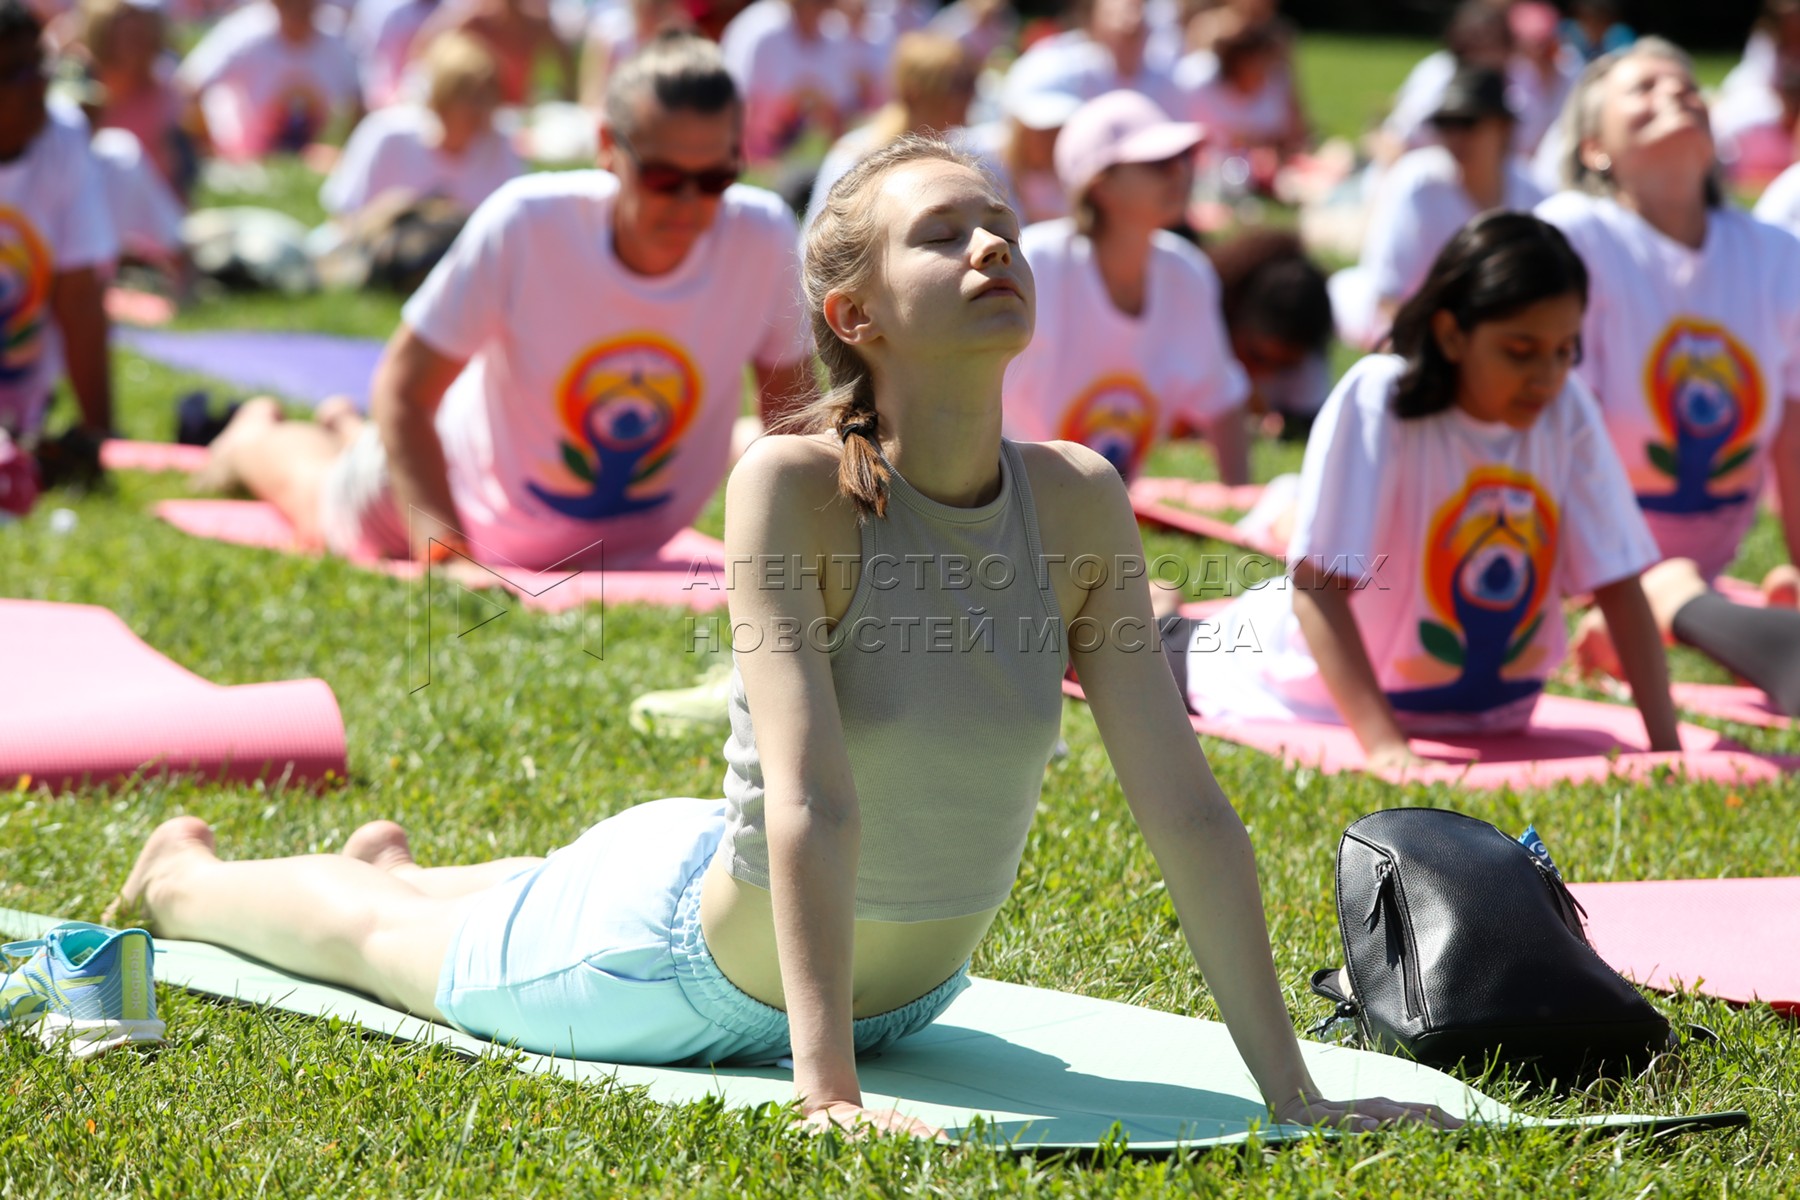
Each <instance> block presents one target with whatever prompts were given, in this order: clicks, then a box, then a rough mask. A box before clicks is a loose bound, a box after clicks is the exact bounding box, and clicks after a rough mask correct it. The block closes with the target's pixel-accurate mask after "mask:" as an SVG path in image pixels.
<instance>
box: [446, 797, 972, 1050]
mask: <svg viewBox="0 0 1800 1200" xmlns="http://www.w3.org/2000/svg"><path fill="white" fill-rule="evenodd" d="M724 835H725V802H724V801H723V800H689V799H673V800H656V801H652V802H651V803H649V804H640V805H638V806H637V807H636V808H632V809H627V810H626V811H625V812H622V813H620V814H619V815H618V816H615V817H612V818H609V819H608V820H605V821H602V822H600V824H598V825H596V826H594V827H593V828H592V829H590V830H588V831H587V832H586V833H585V834H583V835H582V836H581V837H580V838H579V839H578V840H577V841H575V842H574V843H573V844H572V845H569V846H566V847H564V848H563V849H561V850H558V851H557V852H556V853H554V854H552V855H551V856H550V857H549V858H547V859H546V860H544V862H543V863H542V864H540V865H538V866H534V867H531V868H528V869H527V870H525V871H523V872H521V873H520V874H518V875H515V876H514V877H513V878H511V879H509V880H507V881H506V882H505V883H502V884H499V885H497V886H495V887H493V888H490V889H488V890H487V891H485V892H483V893H481V894H480V896H478V897H477V898H476V899H475V900H474V901H473V903H472V904H471V906H470V912H469V915H468V916H467V917H466V918H465V919H464V921H463V925H462V928H461V929H460V930H459V931H458V932H457V935H456V937H455V938H454V939H453V940H452V941H451V944H450V949H449V951H448V952H447V953H446V954H445V956H444V967H443V971H442V973H441V974H440V975H439V976H438V990H437V1007H438V1011H439V1012H441V1013H442V1014H443V1015H444V1016H445V1018H446V1019H448V1020H449V1022H450V1023H451V1024H452V1025H454V1026H456V1027H457V1028H458V1029H461V1030H462V1031H463V1032H465V1033H469V1034H473V1035H474V1036H476V1037H479V1038H485V1039H487V1040H489V1041H493V1042H498V1043H500V1044H502V1045H508V1046H516V1047H518V1048H519V1049H521V1050H529V1051H532V1052H534V1053H537V1054H554V1055H558V1056H560V1057H563V1058H578V1059H590V1060H594V1061H599V1062H612V1063H641V1064H647V1065H664V1066H699V1065H705V1064H708V1063H721V1064H724V1063H738V1064H762V1063H772V1062H774V1061H775V1060H777V1059H779V1058H784V1057H786V1056H787V1055H788V1054H789V1053H790V1049H789V1046H788V1024H787V1014H786V1013H784V1012H782V1011H781V1010H780V1009H778V1008H772V1007H770V1006H769V1005H767V1004H764V1003H762V1002H761V1001H760V1000H757V999H755V998H754V997H752V996H748V995H746V994H745V993H744V992H742V991H740V990H739V989H738V988H737V987H736V986H735V985H734V984H733V983H732V982H731V981H730V980H729V979H727V978H725V975H724V973H723V972H721V971H720V970H719V968H718V965H717V964H716V963H714V962H713V957H712V955H711V954H710V953H709V952H708V951H707V949H706V940H705V938H704V937H703V936H702V934H701V930H700V883H701V879H702V877H703V876H704V875H705V873H706V867H707V864H709V863H710V862H711V861H712V857H713V853H714V851H716V850H717V849H718V847H719V843H720V841H721V840H723V838H724ZM968 986H969V980H968V967H967V964H965V965H964V967H963V969H961V970H959V971H958V972H957V973H956V974H955V975H952V976H951V977H950V978H949V979H946V980H945V981H944V982H943V983H941V984H939V985H938V986H937V987H935V988H933V989H932V990H931V991H930V992H927V993H926V994H925V995H923V996H921V997H919V998H918V999H917V1000H914V1001H913V1002H912V1003H910V1004H907V1005H904V1006H902V1007H900V1008H896V1009H894V1010H893V1011H892V1012H886V1013H881V1014H878V1015H876V1016H872V1017H863V1018H860V1019H859V1020H857V1021H856V1023H855V1025H854V1026H853V1032H854V1035H855V1040H856V1051H857V1053H858V1054H870V1053H874V1052H876V1051H879V1050H881V1049H883V1048H885V1047H887V1046H888V1045H891V1044H892V1043H893V1042H895V1041H898V1040H899V1039H900V1038H903V1037H905V1036H906V1035H908V1034H910V1033H916V1032H918V1031H919V1030H921V1029H923V1028H925V1027H926V1026H927V1025H929V1024H931V1022H932V1021H934V1020H936V1019H937V1017H938V1015H939V1014H940V1013H942V1012H943V1011H944V1009H945V1008H947V1007H949V1004H950V1002H951V1001H952V1000H953V999H955V998H956V995H957V993H959V992H961V991H962V990H963V989H964V988H966V987H968Z"/></svg>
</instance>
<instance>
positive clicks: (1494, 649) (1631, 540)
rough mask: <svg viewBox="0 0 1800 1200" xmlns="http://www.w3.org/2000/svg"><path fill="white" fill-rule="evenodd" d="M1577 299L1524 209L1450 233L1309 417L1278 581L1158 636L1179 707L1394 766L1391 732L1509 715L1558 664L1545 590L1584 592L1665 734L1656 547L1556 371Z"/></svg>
mask: <svg viewBox="0 0 1800 1200" xmlns="http://www.w3.org/2000/svg"><path fill="white" fill-rule="evenodd" d="M1586 302H1587V272H1586V269H1585V268H1584V267H1583V265H1582V262H1581V260H1580V259H1579V258H1578V257H1576V255H1575V253H1574V251H1573V250H1571V249H1570V247H1569V244H1568V242H1567V241H1566V240H1565V239H1564V238H1563V236H1562V235H1561V234H1560V233H1558V232H1557V231H1556V230H1555V229H1554V228H1552V227H1551V226H1549V225H1547V224H1545V223H1544V222H1542V221H1540V220H1538V219H1537V218H1535V217H1532V216H1529V215H1526V214H1522V213H1505V212H1497V213H1489V214H1487V215H1485V216H1481V217H1477V218H1476V219H1475V220H1474V221H1472V222H1471V223H1470V224H1468V225H1467V226H1465V227H1464V228H1463V229H1462V231H1461V232H1459V233H1458V234H1457V235H1456V236H1455V237H1454V238H1452V239H1451V241H1450V243H1449V245H1447V246H1446V247H1445V248H1444V250H1443V251H1442V252H1441V253H1440V254H1439V255H1438V257H1437V261H1436V262H1435V263H1433V264H1432V267H1431V271H1430V273H1429V275H1428V276H1427V278H1426V280H1425V284H1424V286H1423V287H1421V288H1420V289H1419V291H1418V292H1417V293H1416V294H1415V295H1414V296H1413V297H1412V299H1411V300H1409V301H1408V302H1407V304H1406V305H1405V306H1404V307H1402V309H1401V310H1400V313H1399V316H1398V318H1397V319H1396V321H1395V324H1394V333H1393V350H1394V353H1392V354H1386V355H1374V356H1371V357H1369V358H1366V359H1364V360H1363V361H1362V362H1360V363H1358V364H1357V365H1356V366H1355V367H1354V368H1352V369H1351V371H1350V372H1349V373H1348V374H1347V375H1345V377H1344V378H1343V380H1342V381H1341V382H1340V383H1339V384H1338V387H1337V389H1336V390H1335V391H1334V392H1333V393H1332V395H1331V397H1330V399H1328V400H1327V401H1326V402H1325V408H1324V409H1323V411H1321V412H1320V414H1319V418H1318V421H1317V422H1316V423H1315V424H1314V426H1313V432H1312V437H1311V439H1310V440H1309V441H1308V443H1307V447H1306V459H1305V465H1304V467H1303V468H1302V472H1301V483H1300V489H1299V492H1300V498H1299V504H1298V512H1297V517H1296V521H1295V532H1294V536H1293V540H1292V543H1291V544H1290V547H1289V554H1288V563H1289V577H1288V578H1287V580H1286V581H1285V584H1283V583H1271V584H1267V585H1264V586H1262V587H1259V588H1255V589H1253V590H1251V591H1250V592H1248V593H1246V594H1245V596H1244V597H1243V598H1242V599H1240V600H1238V601H1237V602H1236V603H1235V604H1233V605H1232V606H1231V607H1230V608H1229V609H1227V610H1226V611H1225V613H1224V614H1222V615H1221V616H1219V617H1218V618H1215V621H1216V622H1217V623H1216V624H1214V623H1213V622H1204V623H1201V624H1200V626H1199V627H1195V626H1194V625H1193V624H1192V623H1189V624H1187V625H1174V624H1173V623H1171V625H1170V626H1169V627H1166V628H1165V630H1164V643H1165V645H1170V648H1171V650H1172V651H1174V652H1177V653H1179V654H1180V655H1181V657H1180V658H1178V659H1177V660H1176V661H1177V667H1178V671H1177V673H1178V674H1180V673H1181V670H1180V669H1181V668H1182V667H1185V678H1186V680H1187V690H1188V699H1189V704H1190V707H1191V708H1192V709H1193V711H1195V712H1199V713H1202V714H1203V715H1206V716H1241V717H1244V718H1246V719H1274V720H1307V721H1331V722H1342V723H1344V724H1346V725H1348V726H1350V728H1351V729H1352V730H1353V731H1354V732H1355V733H1356V736H1357V740H1358V741H1360V742H1361V743H1362V746H1363V748H1364V750H1365V751H1366V752H1367V753H1368V755H1369V758H1370V761H1371V764H1372V765H1376V766H1380V767H1386V768H1393V767H1404V766H1406V765H1408V764H1410V763H1411V762H1412V761H1413V756H1412V754H1411V752H1410V751H1409V750H1408V748H1407V742H1406V739H1407V736H1408V735H1409V734H1427V733H1472V732H1499V731H1511V730H1517V729H1521V728H1523V727H1524V726H1525V725H1526V723H1527V722H1528V721H1529V719H1530V716H1531V712H1532V709H1533V707H1534V706H1535V704H1536V702H1537V697H1538V695H1539V694H1540V693H1541V692H1542V690H1543V685H1544V681H1545V679H1547V678H1548V677H1549V675H1550V673H1551V672H1552V671H1553V670H1554V669H1555V668H1556V666H1557V663H1558V662H1559V661H1560V660H1561V658H1562V656H1563V650H1564V635H1563V622H1562V617H1561V611H1560V601H1561V598H1562V597H1563V596H1565V595H1569V594H1574V593H1581V592H1589V591H1591V592H1593V594H1594V596H1595V597H1596V599H1597V601H1598V603H1599V605H1600V607H1601V610H1602V611H1604V612H1605V613H1606V614H1607V616H1608V618H1609V619H1610V620H1612V621H1613V622H1614V627H1615V628H1617V629H1619V630H1621V631H1622V633H1623V634H1624V636H1623V637H1622V638H1621V643H1620V644H1621V650H1622V655H1621V656H1622V658H1623V659H1624V663H1625V667H1626V674H1627V678H1629V680H1630V681H1631V684H1632V687H1633V690H1634V693H1635V695H1636V697H1637V702H1638V708H1639V710H1640V711H1641V712H1642V714H1643V717H1644V726H1645V729H1646V731H1647V733H1648V734H1649V739H1650V743H1651V746H1652V747H1653V748H1655V749H1658V750H1678V749H1680V744H1679V742H1678V740H1677V738H1676V733H1675V716H1674V711H1673V709H1672V708H1671V706H1670V702H1669V688H1668V675H1667V669H1666V666H1665V664H1664V662H1663V654H1662V645H1661V642H1660V641H1659V640H1658V638H1657V636H1656V629H1655V625H1654V623H1653V621H1652V619H1651V615H1650V609H1649V606H1648V604H1647V602H1646V601H1645V599H1644V594H1643V591H1642V590H1641V589H1640V587H1639V586H1638V573H1639V572H1640V571H1642V570H1644V569H1645V568H1646V567H1648V566H1649V565H1650V564H1652V563H1653V562H1655V561H1656V546H1655V543H1654V542H1653V541H1652V540H1651V538H1650V535H1649V531H1648V530H1647V529H1645V527H1644V521H1643V518H1642V517H1641V516H1640V515H1639V513H1638V512H1637V508H1636V505H1634V504H1633V503H1632V500H1631V492H1630V488H1629V486H1628V485H1627V483H1626V480H1625V476H1624V472H1623V471H1622V470H1621V469H1620V467H1619V464H1618V461H1617V460H1616V458H1615V457H1614V456H1613V453H1612V449H1611V447H1610V445H1609V444H1608V442H1607V439H1606V429H1605V426H1604V424H1603V423H1602V422H1601V419H1600V414H1599V410H1598V409H1597V407H1596V406H1595V404H1594V400H1593V397H1592V396H1591V395H1590V394H1589V393H1588V391H1587V388H1586V387H1585V386H1584V385H1583V384H1582V383H1581V382H1580V380H1579V379H1577V378H1576V377H1575V376H1574V375H1572V374H1571V373H1570V368H1571V367H1573V366H1574V364H1575V362H1576V361H1577V360H1578V358H1579V357H1580V353H1581V316H1582V311H1583V308H1584V306H1585V304H1586ZM1171 643H1173V644H1172V645H1171ZM1221 649H1233V650H1235V651H1236V652H1234V653H1228V654H1222V653H1218V651H1219V650H1221Z"/></svg>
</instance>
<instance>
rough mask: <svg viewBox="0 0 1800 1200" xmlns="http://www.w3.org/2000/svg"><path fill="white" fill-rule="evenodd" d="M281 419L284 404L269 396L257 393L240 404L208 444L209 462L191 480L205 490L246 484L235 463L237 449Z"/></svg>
mask: <svg viewBox="0 0 1800 1200" xmlns="http://www.w3.org/2000/svg"><path fill="white" fill-rule="evenodd" d="M281 420H282V415H281V406H280V405H279V404H277V403H275V401H273V400H271V399H270V398H269V397H267V396H258V397H256V398H255V399H253V400H246V401H244V402H243V403H242V404H240V405H238V409H237V411H236V412H234V413H232V414H231V420H229V421H227V422H226V423H225V428H224V429H222V430H220V431H219V436H218V437H216V438H214V439H213V440H212V444H211V445H209V446H208V447H207V459H206V466H204V467H202V468H201V469H200V470H198V471H196V472H194V476H193V479H192V480H191V481H190V482H191V483H192V484H193V486H194V488H195V489H196V490H198V491H203V492H229V491H234V490H236V489H237V488H239V487H241V486H242V485H243V477H242V476H241V475H240V474H239V473H238V469H237V466H236V458H237V450H238V448H239V447H241V446H243V445H244V444H245V443H246V442H247V441H252V440H254V439H255V438H256V437H258V436H260V435H261V434H262V433H264V432H265V431H266V430H268V428H269V427H270V426H272V425H275V424H277V423H279V422H280V421H281Z"/></svg>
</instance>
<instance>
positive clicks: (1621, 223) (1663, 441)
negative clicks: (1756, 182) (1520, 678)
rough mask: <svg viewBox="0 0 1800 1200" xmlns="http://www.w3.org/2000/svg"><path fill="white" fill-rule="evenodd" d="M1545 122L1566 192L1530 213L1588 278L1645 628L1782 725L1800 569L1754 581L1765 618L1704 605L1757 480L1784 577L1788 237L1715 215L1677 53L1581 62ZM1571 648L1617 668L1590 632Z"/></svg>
mask: <svg viewBox="0 0 1800 1200" xmlns="http://www.w3.org/2000/svg"><path fill="white" fill-rule="evenodd" d="M1563 119H1564V127H1565V137H1564V139H1563V140H1564V144H1565V145H1566V147H1567V158H1566V160H1565V163H1564V173H1565V177H1566V181H1567V183H1568V185H1569V189H1570V190H1568V191H1565V192H1563V193H1561V194H1559V195H1556V196H1552V197H1551V198H1550V199H1548V200H1546V201H1544V203H1543V204H1542V205H1540V206H1539V208H1538V210H1537V211H1538V213H1539V214H1540V215H1541V216H1542V217H1543V218H1544V219H1545V220H1546V221H1549V222H1551V223H1552V224H1554V225H1556V226H1557V227H1558V228H1559V229H1561V230H1562V231H1563V232H1564V233H1565V234H1566V235H1567V236H1568V238H1569V241H1570V242H1571V243H1572V244H1573V245H1574V246H1575V248H1576V249H1577V250H1578V251H1579V252H1580V254H1581V256H1582V258H1583V260H1585V261H1586V263H1587V265H1588V269H1589V270H1590V271H1592V272H1593V274H1594V281H1595V287H1594V296H1595V303H1594V304H1593V305H1591V306H1590V307H1589V309H1588V312H1587V317H1586V320H1585V322H1584V325H1583V330H1582V338H1583V342H1584V344H1585V346H1586V349H1587V354H1588V357H1587V360H1586V361H1585V362H1584V363H1583V364H1582V366H1581V375H1582V378H1583V379H1584V380H1585V381H1586V382H1587V384H1588V385H1589V386H1590V387H1591V388H1593V390H1594V394H1595V396H1596V397H1597V398H1598V399H1599V401H1600V410H1601V415H1602V416H1603V418H1604V419H1605V422H1606V430H1607V433H1608V436H1609V438H1610V440H1611V442H1612V446H1613V451H1614V453H1615V454H1616V455H1617V456H1618V457H1619V459H1620V461H1622V462H1623V463H1624V465H1625V474H1626V476H1627V479H1628V481H1629V483H1630V487H1631V490H1632V492H1633V493H1634V494H1635V496H1636V498H1637V503H1638V506H1639V507H1640V508H1641V509H1643V511H1644V515H1645V519H1646V521H1647V522H1648V524H1649V527H1650V532H1651V534H1652V535H1653V536H1654V537H1655V539H1656V544H1657V547H1658V549H1659V551H1660V554H1659V557H1660V558H1661V559H1662V560H1663V561H1662V562H1660V563H1658V564H1657V566H1656V568H1655V569H1654V570H1652V571H1649V572H1647V573H1646V575H1645V577H1644V589H1645V591H1646V592H1647V593H1648V594H1649V596H1650V602H1651V606H1652V608H1653V609H1654V611H1655V613H1656V618H1657V624H1658V627H1659V628H1661V629H1662V631H1663V633H1664V635H1665V636H1667V637H1672V638H1674V639H1675V640H1677V641H1681V642H1684V643H1686V644H1688V645H1690V646H1693V647H1695V648H1696V649H1698V650H1700V651H1701V652H1702V653H1704V654H1707V655H1708V656H1710V657H1711V658H1713V659H1714V660H1715V661H1717V662H1719V663H1721V664H1722V665H1724V666H1726V667H1728V668H1729V669H1731V670H1732V671H1734V672H1736V673H1737V674H1739V675H1741V676H1743V677H1744V678H1746V679H1748V680H1749V681H1750V682H1751V683H1753V684H1755V685H1756V686H1757V687H1760V688H1762V689H1763V690H1764V691H1765V692H1767V693H1768V696H1769V698H1770V700H1771V701H1772V702H1773V704H1774V706H1775V707H1776V708H1778V709H1779V710H1780V711H1782V712H1784V713H1786V714H1788V715H1789V716H1800V613H1796V612H1795V611H1793V610H1794V606H1795V604H1796V602H1797V601H1800V572H1796V571H1795V569H1794V567H1793V566H1791V565H1787V564H1784V565H1782V566H1779V567H1777V568H1775V570H1774V571H1772V572H1770V574H1769V575H1768V576H1767V577H1766V578H1765V579H1764V581H1763V589H1764V594H1765V597H1766V599H1767V600H1768V601H1769V602H1770V605H1771V607H1767V608H1748V607H1744V606H1741V605H1737V604H1733V603H1731V602H1730V601H1729V600H1727V599H1725V598H1724V597H1723V596H1721V595H1719V594H1718V593H1717V592H1715V591H1713V590H1711V584H1712V581H1713V580H1714V579H1716V578H1717V577H1718V576H1719V574H1720V573H1721V572H1723V571H1724V570H1725V569H1726V568H1727V567H1728V566H1730V565H1731V563H1732V561H1733V560H1734V559H1735V558H1736V557H1737V555H1738V550H1739V549H1740V547H1742V545H1743V542H1744V538H1745V537H1746V536H1747V535H1748V533H1749V531H1750V527H1751V526H1752V525H1753V524H1754V523H1755V521H1756V512H1757V505H1758V503H1759V501H1760V500H1761V498H1762V496H1763V495H1764V494H1765V493H1766V492H1767V491H1768V490H1769V485H1770V483H1771V482H1772V483H1773V484H1774V491H1775V492H1776V494H1777V495H1778V496H1779V498H1780V507H1781V511H1782V513H1783V520H1782V531H1783V533H1784V535H1785V539H1786V544H1787V551H1788V557H1789V559H1790V562H1791V563H1800V241H1797V240H1796V239H1795V238H1794V236H1793V235H1792V234H1790V233H1788V232H1787V231H1786V230H1781V229H1776V228H1773V227H1771V226H1768V225H1765V224H1763V223H1762V222H1760V221H1757V220H1755V219H1754V218H1752V217H1751V216H1750V215H1749V214H1747V213H1744V212H1741V211H1739V210H1737V209H1735V208H1733V207H1731V206H1729V205H1726V204H1724V203H1722V200H1721V189H1720V187H1719V183H1718V172H1717V162H1716V154H1715V150H1714V143H1713V136H1712V132H1711V127H1710V124H1709V122H1708V119H1707V111H1706V105H1705V102H1704V100H1703V99H1702V98H1701V95H1700V90H1699V88H1698V87H1697V86H1696V84H1695V82H1694V74H1693V69H1692V66H1691V64H1690V63H1689V61H1688V58H1687V55H1685V54H1684V53H1682V51H1681V50H1680V49H1679V48H1678V47H1676V46H1673V45H1671V44H1670V43H1668V42H1666V41H1663V40H1662V39H1660V38H1644V39H1642V40H1640V41H1638V42H1636V43H1634V44H1633V45H1632V46H1631V47H1630V48H1629V49H1627V50H1623V51H1621V52H1619V53H1617V54H1612V55H1608V56H1607V57H1605V58H1602V59H1600V60H1599V61H1597V62H1595V63H1594V64H1593V65H1592V66H1590V67H1589V68H1588V69H1587V71H1586V73H1585V74H1583V76H1582V78H1581V81H1580V83H1579V84H1577V86H1576V90H1575V93H1574V95H1573V96H1571V97H1570V100H1569V106H1568V108H1567V110H1566V111H1565V113H1564V118H1563ZM1613 634H1614V635H1615V636H1614V640H1617V634H1618V631H1617V630H1616V629H1615V630H1613ZM1576 648H1577V654H1578V656H1579V657H1580V658H1581V659H1582V661H1583V664H1584V665H1586V666H1593V667H1600V668H1603V669H1607V670H1613V671H1616V670H1617V668H1618V663H1617V662H1616V656H1615V654H1614V653H1613V651H1612V649H1611V647H1610V646H1609V645H1608V643H1607V637H1606V628H1605V626H1604V625H1602V624H1601V623H1600V621H1599V620H1598V618H1591V619H1589V620H1588V621H1587V622H1585V623H1584V625H1583V627H1582V630H1581V632H1580V635H1579V636H1578V638H1577V643H1576Z"/></svg>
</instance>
